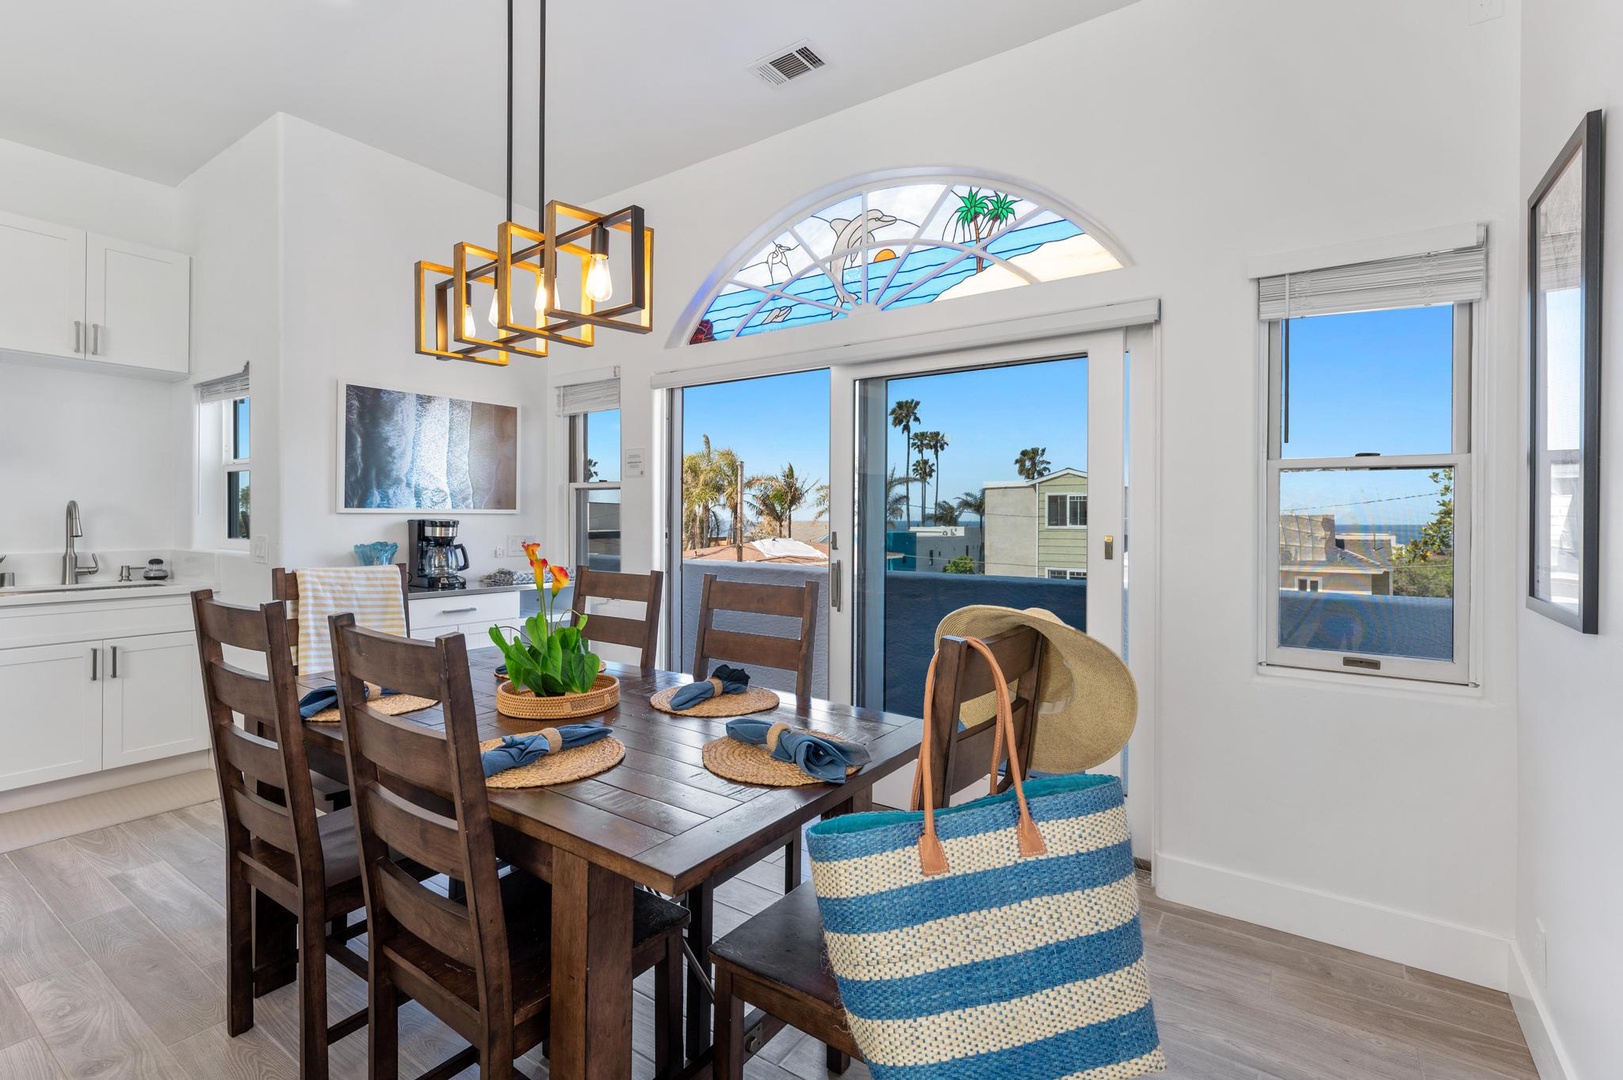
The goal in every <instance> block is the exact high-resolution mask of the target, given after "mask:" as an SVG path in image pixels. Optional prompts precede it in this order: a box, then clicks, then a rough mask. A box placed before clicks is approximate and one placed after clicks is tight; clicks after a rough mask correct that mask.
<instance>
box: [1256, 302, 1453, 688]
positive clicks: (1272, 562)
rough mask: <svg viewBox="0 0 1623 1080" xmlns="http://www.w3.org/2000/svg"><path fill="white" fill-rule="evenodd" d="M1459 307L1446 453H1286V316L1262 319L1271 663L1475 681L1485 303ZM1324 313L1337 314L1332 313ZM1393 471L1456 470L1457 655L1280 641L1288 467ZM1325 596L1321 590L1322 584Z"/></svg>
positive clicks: (1265, 648)
mask: <svg viewBox="0 0 1623 1080" xmlns="http://www.w3.org/2000/svg"><path fill="white" fill-rule="evenodd" d="M1452 306H1453V309H1454V334H1453V340H1454V354H1453V356H1454V379H1453V394H1452V409H1453V431H1452V442H1453V446H1452V450H1451V452H1449V453H1443V454H1425V455H1394V456H1387V457H1380V458H1360V457H1353V456H1348V457H1330V458H1282V456H1281V453H1282V442H1281V434H1282V433H1281V430H1280V427H1281V400H1282V391H1281V374H1282V364H1281V356H1282V351H1283V333H1282V329H1281V326H1282V323H1281V321H1280V320H1277V319H1272V320H1267V321H1264V322H1263V323H1262V347H1263V350H1262V351H1263V363H1262V373H1263V379H1262V386H1263V395H1262V397H1263V408H1264V415H1265V416H1266V418H1267V419H1266V442H1265V444H1264V445H1265V451H1266V452H1265V453H1264V455H1263V458H1264V460H1263V493H1264V498H1263V500H1262V502H1263V516H1262V522H1261V532H1260V535H1259V541H1260V544H1261V550H1262V553H1263V567H1264V568H1263V572H1262V574H1261V581H1260V585H1261V589H1260V590H1259V593H1260V596H1259V600H1260V603H1261V606H1262V611H1263V618H1262V620H1261V625H1262V630H1263V638H1262V658H1261V660H1260V661H1259V662H1260V664H1261V665H1263V666H1264V667H1279V668H1302V669H1308V670H1318V671H1333V672H1339V673H1343V674H1349V675H1354V676H1360V677H1367V676H1370V675H1375V676H1381V677H1386V678H1397V679H1413V680H1418V681H1424V682H1437V683H1451V684H1456V685H1471V682H1472V679H1471V675H1472V663H1471V656H1472V641H1471V632H1470V631H1471V626H1472V621H1473V618H1474V616H1473V611H1472V605H1471V597H1472V584H1473V581H1474V579H1475V577H1476V573H1477V570H1476V567H1475V564H1474V561H1473V557H1472V547H1471V540H1472V525H1473V523H1474V516H1473V515H1474V505H1473V495H1474V491H1475V489H1474V484H1473V477H1472V471H1473V470H1472V463H1473V462H1472V455H1471V452H1470V451H1471V446H1472V436H1473V431H1474V427H1473V424H1474V419H1473V416H1474V411H1473V409H1472V408H1471V384H1472V371H1473V368H1474V366H1475V364H1476V356H1477V352H1478V349H1477V343H1478V342H1480V341H1481V340H1482V334H1481V332H1480V331H1481V325H1480V323H1481V317H1480V308H1481V304H1480V303H1471V302H1465V303H1455V304H1453V305H1452ZM1324 314H1336V313H1330V312H1326V313H1324ZM1376 463H1378V466H1379V467H1380V468H1387V469H1403V468H1407V469H1426V468H1429V469H1441V468H1447V469H1452V470H1453V473H1454V567H1455V571H1454V658H1453V660H1424V659H1417V658H1413V657H1401V656H1388V655H1381V654H1374V653H1343V652H1337V651H1332V650H1327V649H1303V648H1289V647H1286V646H1282V645H1280V644H1279V593H1280V592H1281V591H1283V590H1281V589H1280V585H1279V581H1280V543H1279V485H1280V474H1281V473H1282V472H1288V471H1295V470H1299V469H1335V468H1344V469H1348V470H1358V471H1362V470H1369V469H1371V468H1374V467H1377V466H1376ZM1321 595H1322V590H1321Z"/></svg>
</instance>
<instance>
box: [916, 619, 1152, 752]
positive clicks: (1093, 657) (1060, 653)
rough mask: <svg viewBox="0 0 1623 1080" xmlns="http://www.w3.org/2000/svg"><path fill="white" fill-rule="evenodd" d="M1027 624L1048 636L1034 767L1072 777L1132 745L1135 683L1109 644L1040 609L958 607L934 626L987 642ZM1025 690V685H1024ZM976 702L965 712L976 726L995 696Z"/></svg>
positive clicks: (1135, 716)
mask: <svg viewBox="0 0 1623 1080" xmlns="http://www.w3.org/2000/svg"><path fill="white" fill-rule="evenodd" d="M1026 626H1029V627H1031V628H1032V629H1033V630H1036V631H1037V632H1038V633H1039V634H1041V635H1042V637H1043V642H1044V644H1043V666H1042V678H1041V685H1040V686H1039V687H1038V688H1037V695H1036V701H1037V742H1036V747H1035V749H1034V750H1033V751H1032V758H1033V760H1032V762H1031V765H1030V766H1029V767H1030V768H1032V769H1037V770H1040V771H1042V772H1055V773H1068V772H1080V771H1082V770H1083V769H1091V768H1093V767H1094V766H1095V765H1102V764H1103V763H1104V762H1106V761H1109V760H1110V759H1111V758H1112V757H1115V756H1116V754H1117V753H1118V752H1119V751H1120V750H1121V748H1122V747H1123V746H1126V745H1127V738H1128V736H1130V735H1132V733H1133V727H1134V725H1135V724H1137V723H1138V686H1137V685H1136V684H1135V683H1134V682H1133V675H1132V673H1131V672H1130V671H1128V670H1127V665H1126V664H1124V663H1122V661H1121V657H1119V656H1117V655H1116V654H1115V653H1114V652H1112V651H1111V650H1110V649H1109V648H1108V647H1106V646H1105V645H1102V644H1100V643H1099V642H1098V641H1095V640H1094V639H1093V638H1090V637H1089V636H1088V635H1086V634H1084V633H1083V632H1082V631H1080V630H1078V629H1076V628H1075V627H1072V626H1067V625H1066V624H1065V623H1064V622H1062V621H1061V620H1060V618H1059V616H1057V615H1055V614H1054V613H1053V612H1051V611H1044V610H1043V609H1042V608H1027V609H1026V610H1024V611H1020V610H1018V609H1016V608H1007V607H995V606H992V605H989V604H977V605H973V606H970V607H965V608H959V609H958V610H957V611H954V612H952V613H951V614H950V615H948V616H947V617H946V618H945V619H942V620H941V625H940V626H938V627H936V632H935V642H936V646H937V647H938V648H939V647H940V645H941V639H942V638H943V637H949V636H950V637H978V638H989V637H995V636H996V635H998V634H1002V633H1005V632H1007V631H1009V630H1016V629H1019V628H1021V627H1026ZM1020 692H1021V693H1024V692H1025V688H1024V687H1021V688H1020ZM982 704H983V703H982V702H978V701H972V702H968V703H966V704H965V706H964V713H965V715H966V716H967V717H969V718H970V720H971V721H972V722H976V721H979V720H980V719H981V718H982V716H983V713H984V716H987V717H989V716H991V715H992V712H993V705H992V702H991V699H990V697H988V698H987V699H986V701H985V702H984V704H985V706H986V707H985V708H984V709H982V708H981V705H982Z"/></svg>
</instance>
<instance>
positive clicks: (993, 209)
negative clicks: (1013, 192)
mask: <svg viewBox="0 0 1623 1080" xmlns="http://www.w3.org/2000/svg"><path fill="white" fill-rule="evenodd" d="M1019 201H1020V200H1019V199H1016V198H1013V197H1012V196H1009V195H1005V194H1004V193H1003V192H1001V191H994V192H993V193H992V197H991V199H989V200H987V203H986V220H987V221H988V222H990V223H991V225H992V228H991V229H988V230H987V233H986V235H988V236H991V235H992V234H993V233H995V232H997V227H998V226H1000V225H1007V224H1008V223H1009V222H1011V221H1013V220H1014V204H1015V203H1017V202H1019Z"/></svg>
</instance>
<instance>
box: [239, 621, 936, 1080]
mask: <svg viewBox="0 0 1623 1080" xmlns="http://www.w3.org/2000/svg"><path fill="white" fill-rule="evenodd" d="M501 662H502V655H501V653H500V652H499V651H498V650H496V649H494V648H487V649H479V650H475V651H472V652H470V653H469V654H468V663H469V667H470V668H471V673H472V682H473V687H474V698H475V703H476V705H477V711H478V717H479V737H480V738H481V739H490V738H496V737H499V736H502V735H510V734H519V733H523V732H527V731H535V730H538V729H539V728H542V727H546V726H549V722H545V721H536V720H520V719H515V718H513V717H508V716H503V715H501V714H500V713H498V712H497V710H496V693H495V691H496V678H495V669H496V667H497V666H498V665H499V664H500V663H501ZM607 670H608V671H609V673H610V674H613V675H615V676H616V677H617V678H618V679H619V680H620V702H619V705H618V706H617V707H615V708H614V709H611V710H609V711H608V712H606V713H602V714H599V715H597V716H593V717H589V718H585V719H584V720H583V721H580V722H602V723H604V724H607V725H608V726H610V727H612V728H613V729H614V737H615V738H617V739H619V740H620V741H621V742H622V743H624V744H625V747H626V753H625V758H624V760H622V761H621V762H620V764H618V765H616V766H614V767H613V768H611V769H609V770H608V771H607V772H603V773H600V774H598V775H597V776H594V777H591V778H589V779H586V780H578V781H575V782H573V783H568V784H559V785H556V786H552V787H543V788H525V789H519V790H498V789H492V790H491V791H490V814H491V817H492V819H493V820H494V822H495V824H496V827H497V828H496V837H497V853H498V855H499V856H500V857H501V858H502V859H504V860H506V861H508V862H510V863H512V864H513V865H515V866H518V867H520V868H521V869H523V870H525V871H527V872H529V873H532V874H535V875H536V876H537V877H540V878H543V879H545V880H547V881H549V882H551V884H552V1022H551V1034H550V1038H551V1058H550V1067H551V1072H552V1075H553V1076H558V1077H569V1078H571V1080H577V1078H579V1080H610V1078H613V1080H623V1078H627V1077H630V1076H631V1069H632V1051H631V1046H632V1042H631V1011H632V973H631V945H632V941H631V938H632V926H631V910H632V890H633V888H635V887H636V886H638V885H641V886H646V887H647V888H650V889H653V890H655V891H656V892H660V893H664V894H665V895H667V896H672V897H677V898H685V902H686V903H687V906H688V908H689V911H690V913H691V920H690V922H689V925H688V929H687V938H688V945H689V947H690V949H691V955H690V957H689V971H688V993H687V1000H688V1015H687V1024H686V1040H685V1041H686V1054H687V1059H688V1063H687V1067H686V1070H685V1072H684V1073H683V1075H684V1076H686V1077H700V1076H704V1075H707V1074H708V1072H709V1051H710V1044H711V1026H710V1015H711V1005H710V994H709V988H708V980H709V977H710V974H709V971H710V965H709V949H710V943H711V939H712V936H713V933H714V919H713V910H714V900H713V893H714V890H715V888H716V887H717V886H718V885H720V884H722V883H723V882H725V881H727V880H728V879H729V878H730V877H732V876H733V875H734V874H736V873H738V872H739V871H741V870H743V869H745V868H747V867H748V866H750V865H751V864H752V863H754V862H756V861H757V860H759V859H760V858H762V857H763V856H765V855H767V854H769V853H771V852H772V851H773V850H775V849H776V848H779V847H782V846H783V845H784V844H785V843H786V842H787V841H788V840H789V839H791V838H792V837H794V836H795V835H796V834H797V833H798V830H800V829H801V828H802V827H804V826H805V825H806V823H808V822H810V821H812V820H814V819H817V818H821V817H832V816H834V815H837V814H844V813H851V812H855V811H861V810H866V809H869V808H870V807H871V806H872V789H873V784H874V782H875V781H877V780H879V779H880V778H882V777H884V776H887V775H889V774H890V773H893V772H895V771H897V770H898V769H901V768H903V767H905V766H907V765H910V764H911V763H912V762H913V761H914V760H915V759H916V758H917V755H918V749H919V740H920V731H921V722H920V721H919V720H918V719H916V718H913V717H905V716H898V715H895V714H891V713H881V712H875V711H873V710H870V709H861V708H856V707H853V706H850V705H840V704H837V703H834V702H830V701H823V700H820V699H812V700H811V701H809V702H808V703H807V704H806V706H805V708H804V709H803V710H800V711H798V712H797V710H796V706H795V699H794V697H793V695H787V694H785V695H780V697H781V698H782V700H783V704H782V705H781V706H780V707H779V709H777V710H776V711H772V712H764V713H758V714H754V715H756V716H758V717H760V718H762V719H774V720H776V719H782V720H786V721H788V722H790V723H792V724H794V725H795V726H797V727H808V728H812V729H815V730H818V731H822V732H827V733H829V734H831V735H837V736H839V737H840V738H841V739H844V740H847V741H850V742H855V743H860V744H862V745H864V746H866V747H867V749H868V752H869V755H870V758H869V762H868V764H867V765H865V766H863V768H862V769H861V771H859V772H857V773H856V774H854V775H852V776H851V777H849V778H848V779H847V780H846V782H845V783H844V784H843V785H836V784H812V785H808V786H804V787H788V788H773V787H760V786H756V785H751V784H741V783H735V782H734V781H731V780H727V779H724V778H722V777H720V776H717V775H715V774H714V773H711V772H710V771H709V770H708V769H706V768H705V766H704V759H703V747H704V745H705V744H706V743H707V742H710V741H711V740H713V739H717V738H720V737H723V736H725V735H726V721H725V720H722V719H706V718H701V717H692V716H673V715H670V714H668V713H662V712H659V711H657V710H656V709H654V708H653V707H652V705H650V704H649V698H650V697H651V696H653V694H654V693H656V692H657V691H659V690H663V689H665V688H667V687H671V686H677V685H680V684H682V683H685V682H688V681H689V678H688V676H686V675H679V674H675V673H672V672H664V671H659V672H654V673H652V674H644V673H643V672H642V671H640V670H639V669H637V668H632V667H625V666H621V665H617V664H610V665H609V666H608V669H607ZM332 682H333V677H332V674H331V673H330V672H323V673H315V674H308V675H300V676H299V692H300V694H301V695H302V694H304V693H305V692H307V691H309V690H312V689H315V688H317V687H320V686H330V685H332ZM402 719H408V720H413V721H416V722H419V723H422V724H425V725H429V726H433V727H442V726H443V717H442V715H441V713H440V710H439V707H438V706H435V707H434V708H431V709H425V710H423V711H421V712H417V713H410V714H407V715H406V716H405V717H402ZM551 723H552V724H556V723H557V722H556V721H553V722H551ZM304 728H305V739H306V745H307V747H308V748H309V750H310V762H311V767H312V768H313V769H315V770H316V771H317V772H320V773H323V774H325V775H328V776H331V777H333V778H335V779H340V780H342V779H344V778H345V777H346V775H347V771H346V769H345V765H344V756H343V737H344V736H343V731H342V728H341V726H340V725H338V724H326V723H321V724H317V723H309V722H306V723H305V725H304ZM256 933H259V934H262V935H276V934H278V933H284V934H285V928H279V927H277V926H276V925H275V924H272V923H269V922H267V923H266V925H265V927H264V928H263V929H256ZM258 947H263V948H265V949H266V950H270V951H274V950H276V949H278V948H280V949H282V950H286V949H287V948H289V947H290V946H289V944H288V943H287V942H286V941H281V942H278V941H273V940H265V939H264V938H263V937H262V938H261V940H260V941H258V942H256V948H258ZM256 955H265V954H264V953H256ZM695 958H697V959H698V961H699V963H698V964H697V965H695V964H694V962H693V961H694V959H695Z"/></svg>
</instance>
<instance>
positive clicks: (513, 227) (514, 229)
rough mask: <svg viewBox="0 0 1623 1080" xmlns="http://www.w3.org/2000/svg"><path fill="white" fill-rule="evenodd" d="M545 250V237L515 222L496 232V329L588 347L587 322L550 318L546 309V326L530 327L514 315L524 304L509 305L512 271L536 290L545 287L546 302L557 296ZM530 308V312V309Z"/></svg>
mask: <svg viewBox="0 0 1623 1080" xmlns="http://www.w3.org/2000/svg"><path fill="white" fill-rule="evenodd" d="M546 247H547V241H546V236H545V235H544V234H542V233H539V232H537V231H535V230H534V229H531V228H528V227H527V226H524V225H520V224H519V223H518V222H516V221H504V222H502V223H501V226H500V227H499V228H498V229H497V232H496V305H497V308H498V309H499V310H500V312H501V313H502V315H503V316H504V317H503V318H502V319H501V320H500V321H499V323H498V326H499V328H500V329H501V330H504V331H506V332H508V333H512V334H521V335H525V336H528V337H533V338H538V339H541V340H544V341H556V342H559V343H560V344H564V345H574V346H576V347H578V348H589V347H591V345H592V337H593V333H592V324H591V323H589V322H585V321H584V320H580V319H566V318H553V317H552V312H551V310H550V308H549V310H547V311H544V312H543V313H542V314H543V317H544V318H545V319H546V323H547V325H546V326H545V327H540V326H529V325H527V324H526V323H524V322H523V321H522V320H520V319H519V318H517V317H516V316H515V315H514V314H513V313H514V311H515V310H519V311H523V310H526V305H523V304H520V305H517V306H516V308H515V305H514V304H513V302H512V301H513V299H514V297H513V292H514V278H515V276H516V275H515V271H519V270H522V271H524V272H525V273H527V274H529V275H531V276H532V277H534V278H535V279H536V286H537V288H541V287H543V286H545V287H547V297H548V299H549V302H550V301H551V300H552V299H553V298H554V297H555V296H556V294H557V289H556V287H555V286H554V285H552V284H551V283H550V281H549V279H548V278H547V276H546V275H547V266H546ZM530 309H531V310H533V306H532V307H531V308H530Z"/></svg>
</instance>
